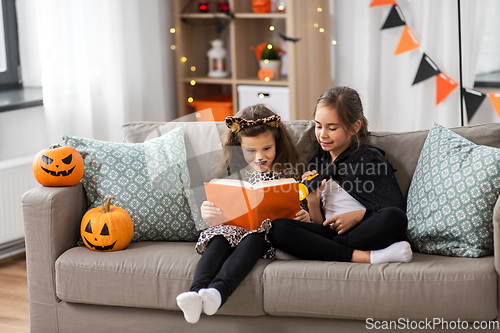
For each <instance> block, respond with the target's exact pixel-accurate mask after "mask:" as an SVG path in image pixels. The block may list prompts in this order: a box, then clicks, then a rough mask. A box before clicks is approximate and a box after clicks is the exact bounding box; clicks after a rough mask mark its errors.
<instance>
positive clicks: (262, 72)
mask: <svg viewBox="0 0 500 333" xmlns="http://www.w3.org/2000/svg"><path fill="white" fill-rule="evenodd" d="M257 76H258V77H259V79H260V80H262V81H266V82H268V81H271V80H272V79H273V78H274V71H273V70H272V69H271V68H261V69H259V71H258V72H257Z"/></svg>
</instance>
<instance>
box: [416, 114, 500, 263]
mask: <svg viewBox="0 0 500 333" xmlns="http://www.w3.org/2000/svg"><path fill="white" fill-rule="evenodd" d="M499 192H500V149H498V148H493V147H488V146H480V145H476V144H475V143H473V142H471V141H469V140H467V139H465V138H463V137H461V136H460V135H458V134H456V133H454V132H452V131H450V130H448V129H446V128H444V127H442V126H440V125H438V124H434V125H433V126H432V128H431V130H430V132H429V134H428V136H427V139H426V140H425V143H424V146H423V148H422V152H421V153H420V157H419V159H418V163H417V167H416V169H415V173H414V174H413V178H412V181H411V184H410V190H409V192H408V202H407V215H408V232H407V236H408V239H409V242H410V244H411V245H412V247H413V248H414V249H415V250H416V251H419V252H424V253H429V254H440V255H447V256H455V257H482V256H486V255H492V254H493V224H492V221H493V207H494V205H495V202H496V200H497V198H498V195H499Z"/></svg>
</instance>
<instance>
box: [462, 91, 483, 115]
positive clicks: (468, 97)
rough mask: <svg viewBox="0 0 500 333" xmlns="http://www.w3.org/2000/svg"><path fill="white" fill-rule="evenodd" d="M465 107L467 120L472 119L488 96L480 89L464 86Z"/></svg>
mask: <svg viewBox="0 0 500 333" xmlns="http://www.w3.org/2000/svg"><path fill="white" fill-rule="evenodd" d="M463 93H464V100H465V108H466V109H467V121H470V120H471V119H472V117H473V116H474V115H475V114H476V111H477V109H478V108H479V106H480V105H481V103H482V102H483V101H484V99H485V98H486V95H485V94H483V93H482V92H480V91H477V90H473V89H469V88H464V89H463Z"/></svg>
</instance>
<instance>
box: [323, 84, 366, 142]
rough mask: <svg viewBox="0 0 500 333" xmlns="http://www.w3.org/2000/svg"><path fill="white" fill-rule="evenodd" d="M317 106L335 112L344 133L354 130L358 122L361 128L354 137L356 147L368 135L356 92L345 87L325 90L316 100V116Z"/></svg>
mask: <svg viewBox="0 0 500 333" xmlns="http://www.w3.org/2000/svg"><path fill="white" fill-rule="evenodd" d="M319 106H327V107H329V108H331V109H335V110H337V115H338V117H339V120H340V125H341V126H342V127H343V128H344V129H345V130H346V132H351V131H353V130H354V127H353V124H354V123H355V122H356V121H358V120H359V121H360V122H361V127H360V128H359V131H357V132H356V135H355V137H356V140H357V142H358V147H359V144H360V143H361V142H364V141H365V140H366V137H367V136H368V135H369V134H370V132H369V131H368V120H367V119H366V118H365V116H364V114H363V104H362V103H361V98H360V97H359V95H358V92H357V91H356V90H354V89H352V88H349V87H345V86H338V87H333V88H330V89H328V90H326V91H325V92H324V93H323V94H322V95H321V97H320V98H319V99H318V102H317V103H316V109H315V110H314V115H316V110H317V109H318V107H319Z"/></svg>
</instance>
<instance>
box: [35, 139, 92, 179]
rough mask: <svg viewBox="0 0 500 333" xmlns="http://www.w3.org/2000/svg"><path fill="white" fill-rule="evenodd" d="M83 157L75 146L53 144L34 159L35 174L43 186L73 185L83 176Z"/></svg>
mask: <svg viewBox="0 0 500 333" xmlns="http://www.w3.org/2000/svg"><path fill="white" fill-rule="evenodd" d="M83 171H84V166H83V159H82V156H81V155H80V153H79V152H78V151H77V150H76V149H75V148H73V147H61V146H60V145H58V144H57V145H53V146H51V147H50V148H48V149H44V150H42V151H41V152H39V153H38V154H37V155H36V156H35V159H34V160H33V174H34V175H35V179H36V180H37V181H38V182H39V183H40V184H42V185H43V186H72V185H76V184H78V182H79V181H80V180H81V179H82V177H83Z"/></svg>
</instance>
